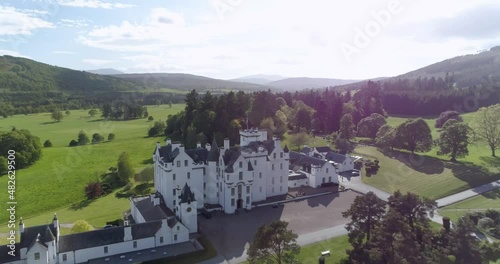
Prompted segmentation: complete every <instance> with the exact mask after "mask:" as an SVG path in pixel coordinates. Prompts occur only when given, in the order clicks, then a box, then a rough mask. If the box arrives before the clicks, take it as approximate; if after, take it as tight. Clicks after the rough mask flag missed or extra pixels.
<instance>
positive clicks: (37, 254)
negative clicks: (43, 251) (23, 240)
mask: <svg viewBox="0 0 500 264" xmlns="http://www.w3.org/2000/svg"><path fill="white" fill-rule="evenodd" d="M39 259H40V253H38V252H36V253H35V260H39Z"/></svg>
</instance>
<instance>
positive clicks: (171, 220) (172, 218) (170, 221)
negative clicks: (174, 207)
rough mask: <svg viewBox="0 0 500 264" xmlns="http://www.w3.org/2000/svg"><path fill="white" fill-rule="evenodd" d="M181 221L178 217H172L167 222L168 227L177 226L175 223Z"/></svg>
mask: <svg viewBox="0 0 500 264" xmlns="http://www.w3.org/2000/svg"><path fill="white" fill-rule="evenodd" d="M178 222H179V220H178V219H177V217H170V218H169V219H167V224H168V227H170V228H172V227H174V226H175V224H177V223H178Z"/></svg>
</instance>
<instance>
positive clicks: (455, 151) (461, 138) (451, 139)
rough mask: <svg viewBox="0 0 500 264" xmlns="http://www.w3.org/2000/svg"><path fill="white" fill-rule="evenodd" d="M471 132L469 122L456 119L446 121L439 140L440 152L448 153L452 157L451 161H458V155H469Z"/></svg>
mask: <svg viewBox="0 0 500 264" xmlns="http://www.w3.org/2000/svg"><path fill="white" fill-rule="evenodd" d="M470 132H471V129H470V127H469V126H468V125H467V124H464V123H461V122H458V121H456V120H454V119H450V120H448V121H446V123H445V124H444V125H443V129H442V131H441V134H440V135H439V139H438V140H437V143H438V145H439V151H438V154H439V155H446V154H448V155H449V156H450V157H451V161H456V160H457V157H459V158H461V157H465V156H466V155H468V154H469V149H468V148H467V147H468V145H469V143H470V142H471V140H470V137H469V134H470Z"/></svg>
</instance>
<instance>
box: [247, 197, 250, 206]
mask: <svg viewBox="0 0 500 264" xmlns="http://www.w3.org/2000/svg"><path fill="white" fill-rule="evenodd" d="M247 204H250V196H247Z"/></svg>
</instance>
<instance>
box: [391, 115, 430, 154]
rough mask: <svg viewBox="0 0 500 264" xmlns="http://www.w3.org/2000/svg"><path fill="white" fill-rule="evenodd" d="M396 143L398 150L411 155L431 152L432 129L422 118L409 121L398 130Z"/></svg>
mask: <svg viewBox="0 0 500 264" xmlns="http://www.w3.org/2000/svg"><path fill="white" fill-rule="evenodd" d="M395 142H397V145H398V146H397V147H398V148H402V149H406V150H409V151H411V153H415V151H418V152H426V151H429V150H431V148H432V135H431V129H430V128H429V125H427V123H426V122H425V121H424V120H423V119H422V118H418V119H410V120H407V121H405V122H404V123H402V124H401V125H399V126H398V127H397V128H396V132H395Z"/></svg>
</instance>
